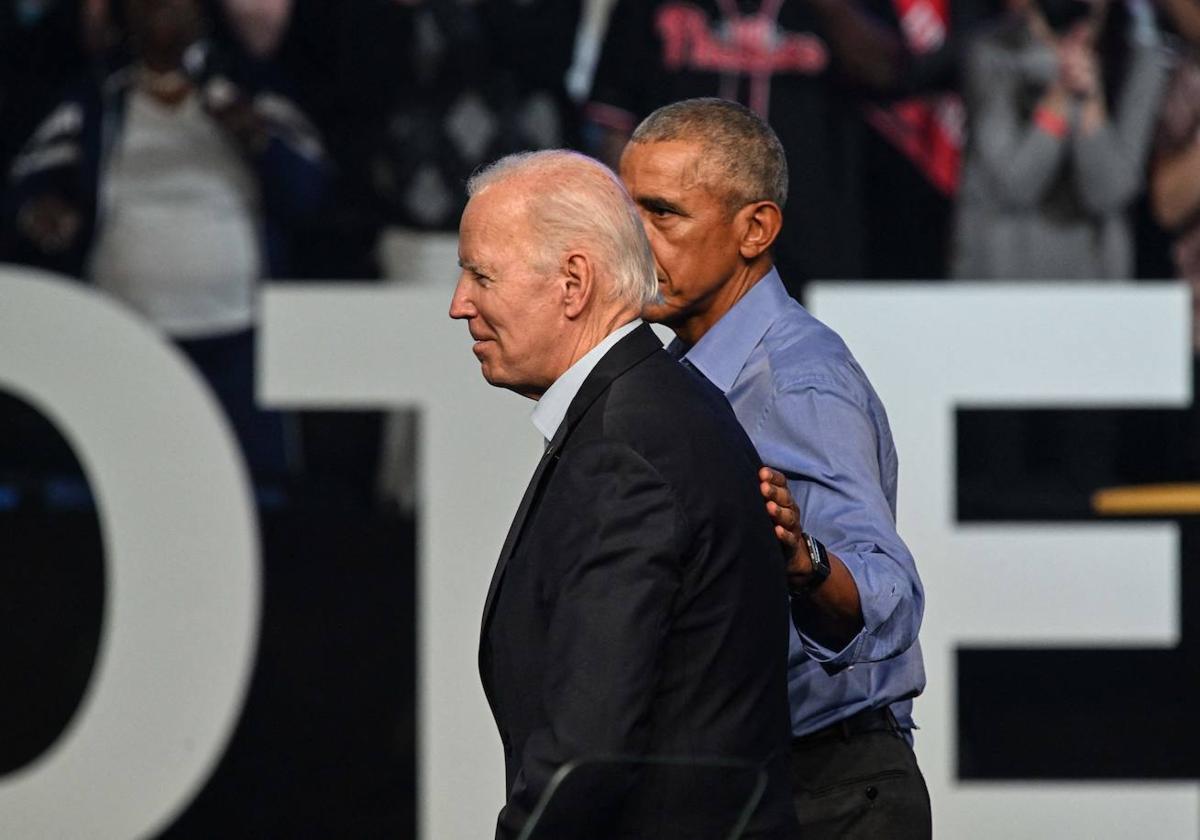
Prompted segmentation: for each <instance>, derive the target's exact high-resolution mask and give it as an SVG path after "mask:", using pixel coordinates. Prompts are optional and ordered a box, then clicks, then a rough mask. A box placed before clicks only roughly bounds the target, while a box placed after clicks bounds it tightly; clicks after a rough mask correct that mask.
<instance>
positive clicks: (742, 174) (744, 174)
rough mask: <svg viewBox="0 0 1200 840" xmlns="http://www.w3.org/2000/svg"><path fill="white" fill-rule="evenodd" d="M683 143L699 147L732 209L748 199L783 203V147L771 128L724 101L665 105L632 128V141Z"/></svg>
mask: <svg viewBox="0 0 1200 840" xmlns="http://www.w3.org/2000/svg"><path fill="white" fill-rule="evenodd" d="M670 140H685V141H692V142H697V143H700V144H701V146H702V147H703V149H704V156H705V159H706V160H710V161H712V162H713V163H714V164H715V165H716V168H717V169H718V173H716V174H719V175H720V176H721V177H720V182H719V183H710V184H709V186H710V187H712V188H713V189H715V190H717V191H719V192H724V193H726V197H727V200H728V202H729V204H730V208H731V209H736V208H738V207H742V206H744V205H746V204H749V203H751V202H753V201H773V202H775V203H776V204H778V205H779V206H780V207H783V206H784V204H786V203H787V193H788V168H787V156H786V155H785V154H784V151H783V144H782V143H780V142H779V137H778V136H777V135H776V134H775V131H774V130H773V129H772V128H771V126H769V125H767V123H766V121H764V120H763V119H762V118H761V117H759V116H758V115H757V114H755V113H754V112H753V111H751V110H750V109H749V108H747V107H745V106H744V105H739V104H738V103H737V102H730V101H729V100H727V99H716V98H712V97H706V98H701V99H684V100H682V101H680V102H672V103H671V104H670V105H664V106H663V107H661V108H659V109H658V110H657V111H655V112H654V113H652V114H651V115H650V116H648V117H646V119H644V120H642V123H641V125H639V126H638V127H637V128H636V129H634V132H633V136H632V137H631V138H630V142H631V143H663V142H667V141H670Z"/></svg>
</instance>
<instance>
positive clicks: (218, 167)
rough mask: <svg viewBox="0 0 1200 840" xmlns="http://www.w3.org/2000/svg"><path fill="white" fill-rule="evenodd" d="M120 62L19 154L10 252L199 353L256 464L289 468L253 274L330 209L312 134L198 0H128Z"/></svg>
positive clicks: (121, 16) (262, 273) (86, 86)
mask: <svg viewBox="0 0 1200 840" xmlns="http://www.w3.org/2000/svg"><path fill="white" fill-rule="evenodd" d="M110 11H111V13H112V14H113V16H114V20H115V22H116V23H117V25H118V30H119V31H120V32H123V33H124V34H125V38H124V39H123V41H122V42H121V43H120V44H119V45H118V48H117V50H116V51H115V52H116V53H117V56H116V58H115V60H114V64H115V66H116V69H115V70H113V71H112V72H110V73H107V74H105V75H99V74H89V75H88V76H86V77H85V78H84V79H83V80H82V81H80V82H79V84H78V86H77V87H76V88H75V90H74V92H73V93H72V94H70V95H68V96H67V97H66V98H64V99H63V100H62V101H61V103H60V104H59V105H58V106H57V107H56V108H55V109H54V110H53V111H52V112H51V113H50V115H49V116H48V117H47V118H46V119H45V120H44V121H43V122H42V124H41V125H40V127H38V129H37V130H36V132H35V133H34V134H33V136H32V137H31V138H30V139H29V141H28V142H27V143H26V144H25V146H24V148H23V149H22V151H21V152H20V154H19V155H17V157H16V158H15V160H14V161H13V163H12V166H11V169H10V185H9V187H10V190H9V196H8V201H7V207H6V210H7V212H6V215H5V221H6V224H7V226H8V228H9V231H10V235H11V238H12V242H13V244H12V254H11V256H12V258H14V259H15V260H17V261H20V262H24V263H28V264H32V265H38V266H42V267H46V268H50V269H54V270H57V271H60V272H64V273H67V274H72V275H75V276H79V277H82V278H84V279H86V280H88V281H89V282H91V283H94V284H95V285H96V286H97V287H99V288H100V289H103V290H104V291H106V292H107V293H109V294H110V295H112V296H113V297H114V298H116V299H118V300H120V301H122V302H123V303H125V304H127V305H128V306H130V307H131V308H133V309H134V310H136V311H137V312H139V313H140V314H142V315H143V316H144V317H145V318H146V319H147V320H148V321H149V322H150V323H152V324H153V325H154V326H156V327H158V328H159V329H161V330H162V331H163V332H164V333H165V334H166V335H168V336H169V337H170V338H171V339H173V340H174V341H175V343H176V344H177V346H179V347H180V349H182V350H183V352H184V353H185V354H187V356H188V357H189V358H190V359H191V360H192V361H193V362H194V363H195V364H196V366H197V368H198V369H199V370H200V372H201V373H202V374H203V375H204V377H205V378H206V379H207V380H208V382H209V384H210V385H211V386H212V387H213V389H214V391H215V392H216V395H217V396H218V398H219V399H220V401H221V403H222V405H223V406H224V408H225V410H226V412H227V413H228V415H229V417H230V419H231V420H232V422H233V426H234V428H235V430H236V432H237V434H238V437H239V440H240V442H241V444H242V447H243V450H244V451H245V454H246V456H247V460H248V462H249V464H250V466H251V468H252V470H254V471H256V472H257V473H260V474H262V475H271V476H282V475H283V474H284V473H285V472H286V471H287V455H286V443H285V429H284V424H283V419H282V418H281V417H280V416H279V415H278V414H274V413H270V412H265V411H261V410H259V409H258V408H257V407H256V405H255V401H254V388H253V376H252V371H253V363H254V349H253V348H254V322H255V301H256V294H257V285H258V281H259V279H260V278H262V277H268V276H275V277H286V276H288V273H289V265H288V262H287V244H288V234H289V230H290V229H291V228H292V226H294V225H296V224H298V223H301V222H303V221H304V220H305V218H306V217H307V216H310V215H312V214H314V213H316V211H317V210H318V209H319V208H320V206H321V202H322V200H323V197H324V193H325V188H326V184H327V181H328V177H329V171H328V168H327V164H326V161H325V156H324V152H323V149H322V146H321V143H320V141H319V139H318V137H317V134H316V132H315V131H314V129H313V128H312V126H311V125H310V124H309V123H308V121H307V120H306V119H305V117H304V116H303V114H302V113H301V112H300V111H299V110H298V109H297V108H296V106H295V105H294V104H293V103H292V102H291V101H290V100H289V99H287V98H286V97H284V96H283V95H281V94H280V93H279V92H278V89H277V87H275V86H274V85H273V84H272V81H271V80H270V78H269V76H268V75H267V74H266V72H265V69H264V68H263V67H262V66H258V65H254V64H252V63H251V62H249V61H246V60H245V59H244V58H242V57H241V56H239V55H237V54H236V53H235V52H234V51H232V50H228V49H224V50H223V49H222V45H220V44H218V42H216V41H215V40H212V39H210V38H209V35H210V33H211V31H212V28H213V16H212V9H210V7H208V6H206V5H204V4H202V3H201V2H200V0H125V2H124V3H123V4H122V5H120V6H115V7H113V8H112V9H111V10H110Z"/></svg>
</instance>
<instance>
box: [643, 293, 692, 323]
mask: <svg viewBox="0 0 1200 840" xmlns="http://www.w3.org/2000/svg"><path fill="white" fill-rule="evenodd" d="M682 319H683V312H682V311H681V310H680V309H678V308H677V307H674V306H671V305H670V304H669V303H666V302H665V301H663V300H662V299H661V298H660V299H659V300H656V301H654V302H652V303H648V304H646V305H645V306H643V307H642V320H643V321H649V322H650V323H651V324H665V325H667V326H668V327H669V326H671V325H672V324H675V323H678V322H679V321H681V320H682Z"/></svg>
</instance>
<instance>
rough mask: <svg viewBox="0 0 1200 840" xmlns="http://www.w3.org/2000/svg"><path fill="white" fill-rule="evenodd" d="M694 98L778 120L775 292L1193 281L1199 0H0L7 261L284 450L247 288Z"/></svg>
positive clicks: (265, 458) (261, 448) (363, 264)
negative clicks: (783, 159)
mask: <svg viewBox="0 0 1200 840" xmlns="http://www.w3.org/2000/svg"><path fill="white" fill-rule="evenodd" d="M692 96H720V97H725V98H729V99H736V100H738V101H741V102H742V103H743V104H745V105H747V106H749V107H751V108H752V109H753V110H755V111H756V112H758V113H759V114H761V115H762V116H764V117H766V118H767V119H768V120H769V121H770V123H771V124H772V126H773V127H774V128H775V130H776V131H777V133H778V134H779V136H780V138H781V139H782V141H783V142H784V145H785V147H786V149H787V152H788V157H789V165H790V167H791V173H790V187H789V194H790V198H789V201H788V205H787V207H786V208H785V227H784V233H783V235H782V237H781V239H780V242H779V245H778V263H779V265H780V269H781V274H782V276H783V278H784V280H785V282H786V283H787V284H788V287H789V291H791V293H792V294H793V295H795V296H796V297H799V298H803V294H804V288H805V285H806V284H807V283H808V282H809V281H811V280H816V279H877V280H886V279H932V280H938V279H947V278H955V279H975V280H989V279H1003V280H1024V279H1090V280H1121V279H1134V278H1139V277H1142V278H1167V277H1176V276H1178V277H1183V278H1187V279H1189V280H1191V281H1192V283H1193V284H1194V286H1195V287H1196V288H1198V289H1200V0H0V171H2V172H3V173H5V174H4V177H3V181H2V182H0V183H2V191H0V262H14V263H21V264H26V265H32V266H38V267H43V268H48V269H52V270H55V271H59V272H63V273H66V274H69V275H72V276H75V277H79V278H80V279H81V280H83V281H85V282H88V283H91V284H94V285H95V286H97V287H98V288H101V289H103V290H104V291H105V292H107V293H109V294H111V295H112V296H114V297H115V298H117V299H119V300H121V301H123V302H124V303H125V304H127V305H128V306H130V307H132V308H133V309H135V310H137V311H139V312H140V313H142V314H143V315H144V316H145V318H146V319H148V320H149V322H151V323H152V324H154V325H155V326H156V327H157V328H158V329H160V330H161V331H162V332H163V333H164V334H165V335H166V336H168V337H169V338H170V339H171V340H172V341H173V342H175V343H176V344H177V345H178V347H179V348H180V349H181V351H182V352H184V353H185V354H186V355H187V356H188V357H189V358H190V359H191V360H192V361H193V362H194V363H195V364H196V366H197V367H198V369H199V370H200V371H201V372H202V373H203V374H204V376H205V377H206V378H207V379H208V381H209V382H210V383H211V384H212V386H213V388H214V391H215V392H216V393H217V394H218V396H219V397H220V399H221V401H222V403H223V405H224V406H225V408H226V410H227V412H228V413H229V415H230V417H231V418H232V419H233V421H234V426H235V427H236V429H237V431H238V434H239V438H240V440H241V443H242V445H243V447H244V449H245V451H246V453H247V457H248V460H249V462H250V464H251V466H252V467H253V468H254V470H255V471H256V473H257V474H260V475H287V474H288V473H289V472H291V471H294V470H295V463H296V451H297V444H296V434H295V427H294V422H293V420H294V418H285V417H281V416H278V415H276V414H273V413H270V412H263V411H261V410H259V409H258V408H256V406H255V405H254V400H253V393H254V391H253V382H252V367H253V352H254V340H255V311H254V310H255V294H254V291H255V287H256V285H257V284H258V283H259V282H261V281H262V280H263V279H264V278H268V277H277V278H289V279H306V278H312V279H319V280H334V279H339V278H347V279H369V278H379V277H381V276H382V275H384V274H390V275H392V276H393V277H394V278H395V279H398V280H403V279H404V266H403V264H401V265H400V266H398V267H397V266H396V265H395V264H390V265H388V266H387V267H386V268H385V267H382V266H383V263H382V261H381V258H380V254H381V249H380V242H381V239H382V238H383V237H384V235H385V234H386V233H387V232H389V231H397V230H399V231H403V230H408V231H418V232H452V231H454V230H455V229H456V226H457V222H458V217H459V215H460V213H461V211H462V208H463V206H464V203H465V194H464V184H465V181H466V178H467V176H468V175H469V174H470V173H471V172H472V171H473V170H474V169H475V168H476V167H478V166H479V165H480V164H482V163H484V162H487V161H489V160H491V159H494V158H496V157H498V156H501V155H503V154H506V153H509V152H513V151H518V150H522V149H538V148H549V147H558V146H569V147H574V148H578V149H581V150H583V151H586V152H588V153H590V154H592V155H594V156H597V157H599V158H601V159H602V160H605V161H606V162H609V163H615V160H616V158H617V156H618V155H619V153H620V150H621V148H622V146H623V144H624V142H625V139H626V138H627V137H628V135H629V134H630V132H631V131H632V129H633V128H634V126H635V125H636V124H637V123H638V121H640V120H641V118H643V117H644V116H645V115H647V114H648V113H649V112H650V111H652V110H654V109H655V108H657V107H658V106H660V105H662V104H665V103H667V102H670V101H673V100H676V99H680V98H686V97H692ZM447 288H449V287H447ZM1197 299H1200V295H1197ZM1196 320H1197V322H1198V323H1200V319H1196ZM1196 334H1197V346H1198V347H1200V330H1197V333H1196ZM309 431H310V432H311V433H312V434H311V435H310V440H311V439H319V438H320V435H321V431H320V428H319V426H313V427H312V428H311V429H310V430H309ZM309 457H310V460H311V461H313V462H314V463H315V462H317V461H319V460H320V458H321V457H322V456H321V454H320V452H318V451H316V450H313V449H312V448H311V447H310V452H309ZM374 457H375V455H373V454H368V455H366V456H364V458H363V461H364V464H365V466H364V467H363V472H364V475H366V474H367V473H369V472H370V471H371V469H373V461H372V459H373V458H374ZM365 480H366V481H367V482H368V483H370V480H371V479H369V478H368V479H365Z"/></svg>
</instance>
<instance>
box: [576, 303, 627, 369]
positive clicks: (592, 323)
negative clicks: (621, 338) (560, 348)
mask: <svg viewBox="0 0 1200 840" xmlns="http://www.w3.org/2000/svg"><path fill="white" fill-rule="evenodd" d="M637 316H638V313H637V310H635V309H632V308H630V307H623V308H621V309H616V310H611V311H609V312H605V313H601V314H598V315H597V316H596V317H594V318H591V319H589V320H588V322H587V323H584V324H581V325H580V331H579V334H578V336H577V338H576V340H575V342H574V344H573V345H572V347H571V353H570V360H569V361H568V362H567V363H566V365H565V366H564V367H563V369H562V372H566V371H567V370H568V369H569V368H570V367H571V365H573V364H575V363H576V362H578V361H579V360H580V359H582V358H583V357H584V356H586V355H587V354H588V353H590V352H591V350H592V348H593V347H595V346H596V345H597V344H599V343H600V342H602V341H604V339H606V338H608V337H609V336H610V335H612V334H613V333H614V332H616V331H617V330H618V329H620V328H621V327H623V326H625V325H626V324H628V323H629V322H630V321H632V320H633V319H634V318H636V317H637ZM559 375H560V376H561V375H562V373H560V374H559Z"/></svg>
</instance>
